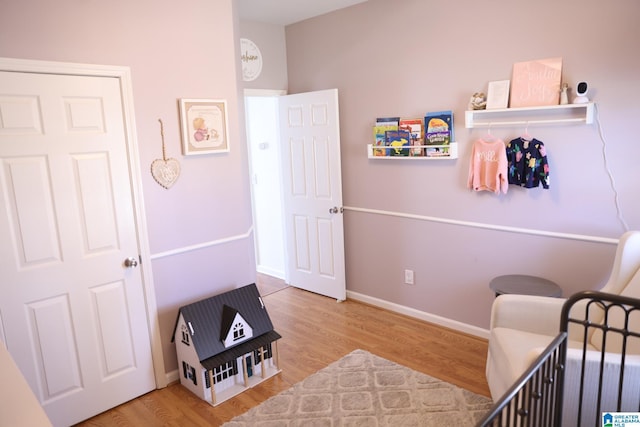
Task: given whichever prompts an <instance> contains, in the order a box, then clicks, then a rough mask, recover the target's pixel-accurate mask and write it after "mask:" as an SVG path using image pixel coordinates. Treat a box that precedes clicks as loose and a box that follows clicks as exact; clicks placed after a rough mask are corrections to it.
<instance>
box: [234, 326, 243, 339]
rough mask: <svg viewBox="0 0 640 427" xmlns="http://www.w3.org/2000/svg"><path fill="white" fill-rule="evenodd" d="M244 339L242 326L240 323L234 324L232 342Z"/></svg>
mask: <svg viewBox="0 0 640 427" xmlns="http://www.w3.org/2000/svg"><path fill="white" fill-rule="evenodd" d="M243 338H244V325H243V324H242V323H236V324H235V325H233V340H234V341H238V340H240V339H243Z"/></svg>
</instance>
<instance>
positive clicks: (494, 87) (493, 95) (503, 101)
mask: <svg viewBox="0 0 640 427" xmlns="http://www.w3.org/2000/svg"><path fill="white" fill-rule="evenodd" d="M509 83H510V82H509V80H499V81H495V82H489V88H488V90H487V110H493V109H496V108H507V106H508V105H509Z"/></svg>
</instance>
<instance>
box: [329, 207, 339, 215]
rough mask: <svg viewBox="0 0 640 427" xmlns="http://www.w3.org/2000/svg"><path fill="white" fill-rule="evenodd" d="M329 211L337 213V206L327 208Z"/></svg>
mask: <svg viewBox="0 0 640 427" xmlns="http://www.w3.org/2000/svg"><path fill="white" fill-rule="evenodd" d="M329 213H330V214H337V213H338V207H337V206H334V207H332V208H329Z"/></svg>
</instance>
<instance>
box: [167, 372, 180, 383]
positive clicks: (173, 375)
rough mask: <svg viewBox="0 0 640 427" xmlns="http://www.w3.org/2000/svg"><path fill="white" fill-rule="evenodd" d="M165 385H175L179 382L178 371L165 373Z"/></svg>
mask: <svg viewBox="0 0 640 427" xmlns="http://www.w3.org/2000/svg"><path fill="white" fill-rule="evenodd" d="M166 375H167V384H171V383H177V382H178V381H180V371H179V370H178V369H176V370H175V371H169V372H167V374H166Z"/></svg>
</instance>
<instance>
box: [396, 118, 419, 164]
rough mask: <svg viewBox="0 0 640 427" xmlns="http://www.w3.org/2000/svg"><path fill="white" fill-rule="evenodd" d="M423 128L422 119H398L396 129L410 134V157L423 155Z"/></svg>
mask: <svg viewBox="0 0 640 427" xmlns="http://www.w3.org/2000/svg"><path fill="white" fill-rule="evenodd" d="M423 128H424V126H423V121H422V119H400V124H399V125H398V129H399V130H406V131H408V132H409V133H410V134H411V150H410V151H409V154H410V155H411V156H423V155H424V150H423V149H422V147H421V145H422V141H423Z"/></svg>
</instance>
